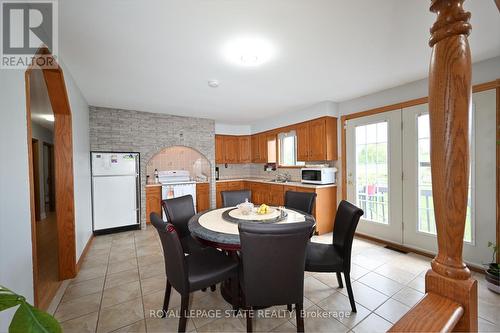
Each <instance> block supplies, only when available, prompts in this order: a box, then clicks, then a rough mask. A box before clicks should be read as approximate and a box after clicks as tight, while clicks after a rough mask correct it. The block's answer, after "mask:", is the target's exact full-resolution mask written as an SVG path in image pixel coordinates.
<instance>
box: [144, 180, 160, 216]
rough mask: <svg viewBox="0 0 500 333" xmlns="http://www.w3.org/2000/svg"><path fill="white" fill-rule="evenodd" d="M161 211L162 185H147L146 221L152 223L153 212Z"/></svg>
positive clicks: (158, 212)
mask: <svg viewBox="0 0 500 333" xmlns="http://www.w3.org/2000/svg"><path fill="white" fill-rule="evenodd" d="M153 212H154V213H157V214H159V215H160V216H161V215H162V213H161V186H146V223H151V219H150V218H149V215H150V214H151V213H153Z"/></svg>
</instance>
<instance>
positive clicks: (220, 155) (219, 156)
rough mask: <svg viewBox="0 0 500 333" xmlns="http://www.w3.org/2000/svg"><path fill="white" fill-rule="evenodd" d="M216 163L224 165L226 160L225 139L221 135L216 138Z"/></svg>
mask: <svg viewBox="0 0 500 333" xmlns="http://www.w3.org/2000/svg"><path fill="white" fill-rule="evenodd" d="M215 163H217V164H223V163H225V159H224V137H223V136H221V135H216V136H215Z"/></svg>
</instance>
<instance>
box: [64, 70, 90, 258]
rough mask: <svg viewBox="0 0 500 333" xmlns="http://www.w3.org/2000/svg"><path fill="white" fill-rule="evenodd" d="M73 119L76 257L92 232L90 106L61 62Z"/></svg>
mask: <svg viewBox="0 0 500 333" xmlns="http://www.w3.org/2000/svg"><path fill="white" fill-rule="evenodd" d="M61 66H62V67H63V70H64V79H65V81H66V89H67V91H68V97H69V103H70V106H71V113H72V120H73V177H74V190H75V232H76V258H77V260H78V259H79V258H80V255H81V254H82V251H83V249H84V248H85V245H87V242H88V240H89V238H90V237H91V235H92V206H91V187H90V182H91V180H90V139H89V105H88V103H87V101H86V100H85V98H84V97H83V95H82V93H81V91H80V89H79V88H78V86H77V85H76V83H75V81H74V79H73V77H72V76H71V73H70V72H69V70H68V68H66V67H65V66H64V63H62V64H61Z"/></svg>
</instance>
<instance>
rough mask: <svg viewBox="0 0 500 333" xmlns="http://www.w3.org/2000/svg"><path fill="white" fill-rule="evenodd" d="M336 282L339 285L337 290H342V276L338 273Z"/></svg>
mask: <svg viewBox="0 0 500 333" xmlns="http://www.w3.org/2000/svg"><path fill="white" fill-rule="evenodd" d="M337 281H338V283H339V288H344V284H343V283H342V275H341V274H340V272H337Z"/></svg>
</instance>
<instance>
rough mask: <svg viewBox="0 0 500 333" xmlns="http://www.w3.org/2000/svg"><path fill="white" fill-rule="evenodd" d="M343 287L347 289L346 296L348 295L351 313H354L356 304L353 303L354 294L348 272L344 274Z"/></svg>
mask: <svg viewBox="0 0 500 333" xmlns="http://www.w3.org/2000/svg"><path fill="white" fill-rule="evenodd" d="M344 278H345V285H346V287H347V295H349V302H350V303H351V309H352V312H357V311H356V303H355V302H354V294H353V293H352V286H351V277H350V276H349V273H348V272H344Z"/></svg>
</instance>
